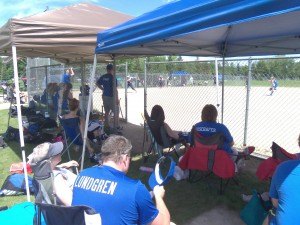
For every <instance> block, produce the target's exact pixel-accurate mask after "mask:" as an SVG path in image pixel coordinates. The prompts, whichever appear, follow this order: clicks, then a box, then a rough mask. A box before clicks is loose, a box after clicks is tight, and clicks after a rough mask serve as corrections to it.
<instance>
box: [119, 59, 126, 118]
mask: <svg viewBox="0 0 300 225" xmlns="http://www.w3.org/2000/svg"><path fill="white" fill-rule="evenodd" d="M127 76H128V62H126V63H125V79H124V83H125V86H124V87H125V121H126V123H127V122H128V95H127V91H128V88H127ZM120 109H121V107H120Z"/></svg>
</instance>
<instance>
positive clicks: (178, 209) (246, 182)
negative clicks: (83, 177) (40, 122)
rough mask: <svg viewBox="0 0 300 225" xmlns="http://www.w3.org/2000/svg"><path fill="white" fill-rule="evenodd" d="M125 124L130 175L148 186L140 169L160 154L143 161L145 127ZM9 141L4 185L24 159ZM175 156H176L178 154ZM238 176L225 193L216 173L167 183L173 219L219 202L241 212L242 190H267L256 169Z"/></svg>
mask: <svg viewBox="0 0 300 225" xmlns="http://www.w3.org/2000/svg"><path fill="white" fill-rule="evenodd" d="M7 115H8V114H7V110H1V111H0V118H1V120H0V133H1V134H3V133H4V132H5V131H6V129H7V119H8V116H7ZM10 124H11V125H12V126H13V127H17V120H16V118H12V119H11V123H10ZM122 126H123V127H124V130H123V135H124V136H125V137H126V138H128V139H129V140H131V142H132V145H133V154H132V162H131V165H130V169H129V171H128V176H130V177H132V178H134V179H140V180H141V181H142V182H143V183H144V184H145V185H146V187H147V188H148V189H149V186H148V178H149V176H150V174H149V173H146V172H143V171H140V170H139V167H140V166H142V165H143V166H149V167H152V168H154V165H155V163H156V160H157V156H153V155H151V156H150V157H149V159H148V161H147V162H146V163H144V160H143V157H142V154H141V153H142V151H143V134H144V133H143V127H142V126H137V125H134V124H130V123H123V124H122ZM7 144H8V147H7V148H5V149H2V150H0V152H1V155H2V156H1V158H0V173H1V174H0V177H1V179H0V184H1V185H2V183H3V182H4V179H5V178H6V177H7V176H8V175H9V167H10V165H11V163H13V162H20V161H21V160H22V158H21V151H20V144H19V143H18V142H9V143H7ZM148 144H149V143H147V145H146V146H145V149H147V148H148ZM36 145H37V144H29V143H26V144H25V151H26V157H27V156H28V155H29V154H30V153H31V152H32V149H33V148H34V147H35V146H36ZM70 153H71V158H72V159H75V160H78V158H79V157H80V155H81V153H82V152H81V151H78V152H75V151H74V150H73V149H72V148H71V149H70ZM87 155H88V154H86V157H85V163H84V167H85V168H87V167H90V166H93V165H94V164H91V163H90V162H89V159H88V156H87ZM173 158H174V159H175V160H177V158H176V156H175V155H174V156H173ZM62 161H63V162H66V161H68V156H67V154H64V156H63V159H62ZM79 163H80V162H79ZM237 178H238V180H239V186H236V185H234V184H233V183H230V184H229V185H228V187H227V188H226V191H225V194H223V195H219V194H218V188H219V179H218V178H216V177H214V176H212V177H209V178H208V179H206V180H202V181H199V182H197V183H189V182H187V181H185V180H183V181H176V180H174V179H173V180H171V181H170V182H169V183H168V184H167V185H166V186H165V190H166V194H165V201H166V205H167V207H168V208H169V210H170V213H171V217H172V221H173V222H175V223H176V224H186V223H187V222H188V221H191V220H193V219H194V218H196V217H198V216H200V215H201V214H203V213H204V212H207V211H209V210H211V209H213V208H214V207H216V206H220V205H224V206H227V207H228V208H229V209H232V210H235V211H237V212H239V211H240V210H241V209H242V208H243V206H244V203H243V202H242V200H241V194H243V193H246V194H250V193H251V192H252V189H254V188H255V189H257V190H258V191H260V192H263V191H266V190H268V186H267V184H266V183H261V182H259V181H258V180H257V178H256V177H255V175H254V174H253V173H250V172H244V173H241V174H239V175H238V177H237ZM25 200H26V196H17V197H3V198H1V201H0V202H1V203H0V206H2V205H8V206H10V205H13V204H16V203H18V202H21V201H25Z"/></svg>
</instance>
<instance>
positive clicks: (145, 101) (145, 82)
mask: <svg viewBox="0 0 300 225" xmlns="http://www.w3.org/2000/svg"><path fill="white" fill-rule="evenodd" d="M146 110H147V58H145V60H144V111H146Z"/></svg>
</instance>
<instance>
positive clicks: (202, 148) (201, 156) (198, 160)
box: [179, 131, 235, 179]
mask: <svg viewBox="0 0 300 225" xmlns="http://www.w3.org/2000/svg"><path fill="white" fill-rule="evenodd" d="M193 136H194V145H193V146H192V147H190V148H189V150H188V151H187V152H186V153H185V155H184V157H183V159H182V160H181V162H180V163H179V166H180V167H181V168H182V169H192V170H200V171H211V172H213V173H214V174H215V175H217V176H218V177H221V178H223V179H228V178H231V177H233V176H234V175H235V164H234V162H233V160H232V159H231V158H230V156H229V155H228V154H227V153H226V152H225V151H224V150H222V149H219V148H220V146H222V144H223V137H222V134H219V133H217V134H215V135H213V136H210V137H203V136H201V135H200V134H198V132H195V131H194V132H193Z"/></svg>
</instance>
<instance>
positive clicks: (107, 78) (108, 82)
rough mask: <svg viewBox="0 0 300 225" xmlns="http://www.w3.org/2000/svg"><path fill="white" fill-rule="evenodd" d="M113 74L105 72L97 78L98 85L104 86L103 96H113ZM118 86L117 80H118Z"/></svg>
mask: <svg viewBox="0 0 300 225" xmlns="http://www.w3.org/2000/svg"><path fill="white" fill-rule="evenodd" d="M112 81H113V75H111V74H108V73H107V74H104V75H102V76H101V77H100V78H99V79H98V80H97V86H103V96H107V97H113V83H112ZM116 86H117V80H116Z"/></svg>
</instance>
